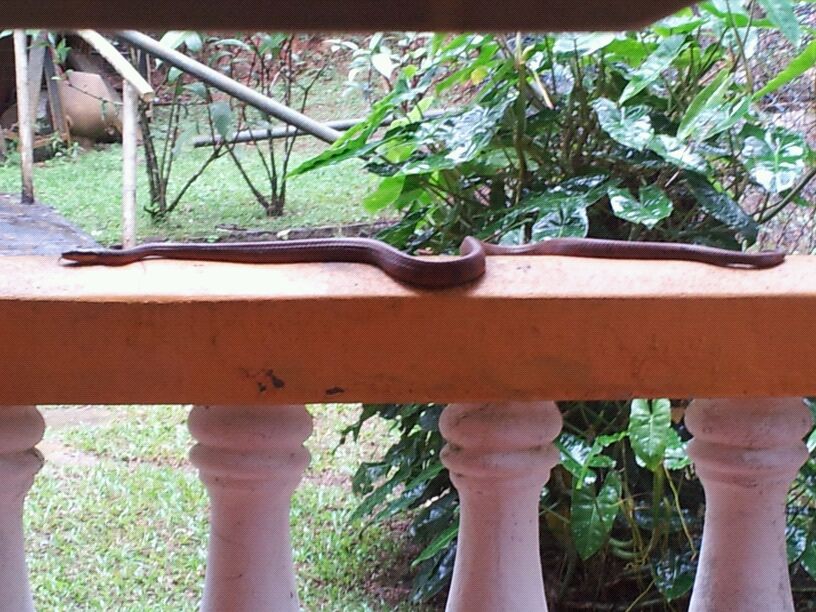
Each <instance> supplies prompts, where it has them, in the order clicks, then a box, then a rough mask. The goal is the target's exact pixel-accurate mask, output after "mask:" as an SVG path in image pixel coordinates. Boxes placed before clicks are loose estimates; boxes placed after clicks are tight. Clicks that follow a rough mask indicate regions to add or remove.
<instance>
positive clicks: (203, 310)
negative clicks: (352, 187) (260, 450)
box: [0, 257, 816, 404]
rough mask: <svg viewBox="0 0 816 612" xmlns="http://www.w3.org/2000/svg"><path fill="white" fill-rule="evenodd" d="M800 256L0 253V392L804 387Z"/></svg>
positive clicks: (165, 396)
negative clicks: (259, 260)
mask: <svg viewBox="0 0 816 612" xmlns="http://www.w3.org/2000/svg"><path fill="white" fill-rule="evenodd" d="M814 333H816V258H810V257H791V258H790V259H789V261H788V262H786V263H785V264H784V265H782V266H781V267H778V268H775V269H772V270H765V271H754V270H750V271H749V270H728V269H721V268H715V267H712V266H706V265H703V264H694V263H689V262H647V261H606V260H588V259H578V258H561V257H539V258H532V257H530V258H521V257H514V258H501V257H495V258H491V259H490V261H489V270H488V273H487V275H486V276H485V277H484V279H483V280H481V281H479V282H477V283H476V284H475V285H474V286H472V287H469V288H460V289H451V290H445V291H436V292H434V291H418V290H415V289H412V288H409V287H404V286H401V285H398V284H397V283H395V282H393V281H391V280H390V279H388V277H386V276H385V275H384V274H383V273H382V272H380V271H379V270H377V269H374V268H371V267H368V266H364V265H360V264H297V265H273V266H253V265H239V264H222V263H193V262H172V261H151V262H147V263H144V264H134V265H131V266H128V267H124V268H83V269H80V268H77V269H69V268H64V267H61V266H59V265H58V264H57V263H56V261H55V259H54V258H38V257H6V258H0V368H2V370H3V376H0V404H15V403H31V404H47V403H164V402H179V403H230V402H232V403H241V404H253V403H286V402H303V401H305V402H322V401H341V402H352V401H378V402H388V401H393V402H407V401H432V400H433V401H465V400H474V401H475V400H513V399H600V398H625V397H631V396H642V397H695V396H696V397H704V396H705V397H739V396H746V395H747V396H788V395H809V394H816V351H814V350H813V337H814Z"/></svg>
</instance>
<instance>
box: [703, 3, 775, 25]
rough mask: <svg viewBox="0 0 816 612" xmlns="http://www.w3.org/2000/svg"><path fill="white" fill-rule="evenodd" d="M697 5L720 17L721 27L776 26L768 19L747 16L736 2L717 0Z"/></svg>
mask: <svg viewBox="0 0 816 612" xmlns="http://www.w3.org/2000/svg"><path fill="white" fill-rule="evenodd" d="M718 4H720V6H717V5H718ZM698 6H699V7H700V8H701V9H702V10H704V11H705V12H707V13H709V14H710V15H713V16H715V17H717V18H718V19H720V20H721V21H722V26H723V28H729V27H737V28H746V27H748V26H751V27H754V28H774V27H776V26H775V24H774V23H773V22H771V20H770V19H757V18H756V17H749V16H748V13H746V12H745V11H744V10H742V7H740V6H739V5H738V4H737V3H736V2H734V3H731V4H729V5H726V4H725V3H717V2H701V3H700V4H699V5H698ZM729 6H730V8H731V10H730V11H729V10H728V9H729Z"/></svg>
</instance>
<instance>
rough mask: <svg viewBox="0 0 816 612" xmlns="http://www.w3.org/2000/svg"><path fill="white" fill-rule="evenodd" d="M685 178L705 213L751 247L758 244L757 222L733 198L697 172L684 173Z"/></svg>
mask: <svg viewBox="0 0 816 612" xmlns="http://www.w3.org/2000/svg"><path fill="white" fill-rule="evenodd" d="M683 178H684V180H685V181H686V184H687V185H688V186H689V188H690V189H691V191H692V193H694V197H695V198H696V199H697V202H698V203H699V204H700V207H701V208H702V209H703V210H704V211H706V212H707V213H708V214H710V215H711V216H712V217H714V218H715V219H717V220H718V221H720V222H721V223H724V224H725V225H727V226H728V227H730V228H731V229H733V230H736V231H737V232H739V233H740V234H741V235H742V237H743V239H744V240H745V241H746V242H747V243H748V244H749V245H751V244H753V243H754V242H756V239H757V234H758V232H759V227H758V226H757V224H756V221H754V220H753V218H751V216H750V215H749V214H748V213H746V212H745V211H744V210H742V208H740V205H739V204H737V203H736V202H735V201H734V200H733V199H732V198H731V196H729V195H728V194H727V193H725V192H722V191H717V190H716V189H715V188H714V186H713V185H712V184H711V183H710V182H709V181H708V179H707V178H706V177H705V176H703V175H702V174H699V173H697V172H690V171H686V172H683Z"/></svg>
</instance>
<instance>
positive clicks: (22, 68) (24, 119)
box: [14, 30, 34, 204]
mask: <svg viewBox="0 0 816 612" xmlns="http://www.w3.org/2000/svg"><path fill="white" fill-rule="evenodd" d="M26 47H27V45H26V33H25V30H14V69H15V72H16V77H17V83H16V86H17V131H18V134H19V140H18V144H19V147H20V169H21V173H22V182H23V187H22V193H21V200H22V202H23V204H31V203H33V202H34V132H33V129H32V125H31V103H30V102H29V95H28V94H29V90H28V88H29V79H28V56H27V49H26Z"/></svg>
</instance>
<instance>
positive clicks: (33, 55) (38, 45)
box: [28, 30, 48, 123]
mask: <svg viewBox="0 0 816 612" xmlns="http://www.w3.org/2000/svg"><path fill="white" fill-rule="evenodd" d="M47 50H48V32H46V31H45V30H42V31H40V33H39V34H38V35H37V36H35V37H34V38H32V39H31V50H30V51H29V52H28V104H29V106H30V107H31V121H32V122H34V123H36V122H37V112H38V111H39V107H40V91H41V90H42V80H43V65H44V62H45V52H46V51H47Z"/></svg>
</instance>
